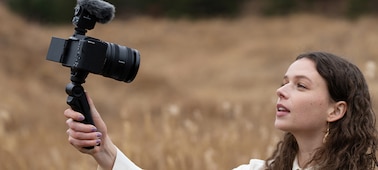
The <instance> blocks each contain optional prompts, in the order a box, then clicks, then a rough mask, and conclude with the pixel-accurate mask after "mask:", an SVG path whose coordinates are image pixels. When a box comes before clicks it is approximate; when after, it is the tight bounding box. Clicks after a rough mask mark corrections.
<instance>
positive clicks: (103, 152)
mask: <svg viewBox="0 0 378 170" xmlns="http://www.w3.org/2000/svg"><path fill="white" fill-rule="evenodd" d="M87 98H88V103H89V106H90V109H91V114H92V118H93V122H94V124H95V125H96V126H93V125H91V124H84V123H80V121H82V120H84V116H83V115H82V114H81V113H79V112H76V111H74V110H72V109H67V110H65V111H64V116H66V117H67V121H66V123H67V125H68V130H67V134H68V141H69V142H70V144H71V145H72V146H74V147H75V148H76V149H77V150H79V151H80V152H82V153H85V154H89V155H92V156H93V157H94V159H95V160H96V161H97V163H98V164H99V166H100V167H101V168H102V169H112V167H113V164H114V161H115V158H116V154H117V148H116V147H115V145H114V144H113V142H112V141H111V139H110V137H109V136H108V133H107V128H106V124H105V122H104V121H103V120H102V118H101V116H100V114H99V113H98V111H97V110H96V107H95V105H94V104H93V101H92V99H91V98H90V97H89V96H88V94H87ZM90 146H95V147H94V148H93V149H86V148H85V147H90Z"/></svg>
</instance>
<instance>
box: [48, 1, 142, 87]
mask: <svg viewBox="0 0 378 170" xmlns="http://www.w3.org/2000/svg"><path fill="white" fill-rule="evenodd" d="M98 20H99V19H98V18H97V16H95V15H93V14H91V13H90V12H88V10H87V9H86V8H83V6H79V5H78V6H76V8H75V16H74V18H73V20H72V23H73V24H74V25H75V26H76V27H75V33H74V34H73V35H72V36H71V37H70V38H69V39H61V38H57V37H52V39H51V43H50V47H49V50H48V53H47V60H50V61H55V62H59V63H62V65H63V66H66V67H71V69H73V70H82V71H85V72H89V73H94V74H100V75H103V76H105V77H110V78H113V79H116V80H119V81H124V82H127V83H130V82H131V81H133V80H134V78H135V76H136V74H137V72H138V69H139V62H140V53H139V52H138V50H136V49H133V48H129V47H126V46H121V45H117V44H114V43H109V42H104V41H101V40H99V39H96V38H92V37H87V36H85V33H86V32H87V30H90V29H93V28H94V25H95V24H96V22H98Z"/></svg>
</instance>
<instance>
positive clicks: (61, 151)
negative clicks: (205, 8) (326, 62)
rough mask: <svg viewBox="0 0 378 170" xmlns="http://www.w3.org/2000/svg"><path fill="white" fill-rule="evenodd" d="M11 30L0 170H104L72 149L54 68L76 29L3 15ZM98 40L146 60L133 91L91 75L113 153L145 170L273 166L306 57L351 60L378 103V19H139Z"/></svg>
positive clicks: (90, 87)
mask: <svg viewBox="0 0 378 170" xmlns="http://www.w3.org/2000/svg"><path fill="white" fill-rule="evenodd" d="M0 22H1V27H0V82H1V88H0V94H1V102H0V139H1V145H0V160H1V164H0V169H20V170H23V169H62V170H63V169H95V168H96V164H95V162H94V161H93V160H92V159H91V158H90V157H89V156H87V155H83V154H81V153H79V152H77V151H76V150H75V149H74V148H73V147H71V146H70V144H69V143H68V142H67V135H66V133H65V131H66V128H67V127H66V125H65V118H64V116H63V111H64V109H66V108H67V107H68V106H67V105H66V104H65V100H66V94H65V92H64V88H65V85H66V84H67V83H68V82H69V69H68V68H64V67H61V66H60V65H59V64H57V63H53V62H49V61H46V60H45V56H46V53H47V48H48V46H49V43H50V38H51V36H57V37H61V38H65V37H69V36H70V35H71V34H72V33H73V27H72V26H71V25H66V26H59V27H52V26H41V25H39V24H37V23H30V22H27V21H25V20H24V19H22V18H20V17H17V16H16V15H14V14H12V13H10V12H9V11H8V10H7V9H5V8H4V7H3V6H2V5H1V4H0ZM88 35H90V36H93V37H96V38H100V39H102V40H105V41H109V42H114V43H117V44H121V45H126V46H129V47H133V48H137V49H138V50H140V52H141V54H142V61H141V68H140V70H139V73H138V75H137V77H136V79H135V81H134V82H132V83H131V84H125V83H122V82H118V81H115V80H111V79H109V78H104V77H102V76H98V75H93V74H92V75H90V76H89V77H88V78H87V83H85V84H84V86H85V88H86V90H87V91H88V92H89V93H90V95H91V96H92V98H93V99H94V101H95V103H96V105H97V109H98V110H99V111H100V112H101V113H102V115H103V118H104V119H105V121H106V122H107V123H108V126H109V131H110V134H111V136H112V138H113V139H114V142H115V143H116V144H117V145H118V146H119V148H120V149H121V150H123V151H124V152H125V153H126V154H127V155H128V156H129V157H130V158H131V159H132V160H133V161H135V162H136V163H137V164H138V165H140V166H141V167H143V168H145V169H150V170H155V169H160V170H168V169H181V170H185V169H187V170H189V169H231V168H233V167H236V166H238V165H239V164H242V163H248V161H249V159H250V158H262V159H264V158H266V156H267V154H268V153H270V151H271V149H272V147H273V146H274V143H275V142H276V141H277V139H278V138H279V137H280V132H278V131H277V130H275V129H274V128H273V121H274V106H275V100H276V96H275V89H276V88H277V87H278V86H279V84H280V82H281V77H282V75H283V73H284V72H285V71H286V68H287V66H288V65H289V64H290V63H291V62H292V60H293V59H294V57H295V56H296V55H297V54H299V53H302V52H305V51H315V50H321V51H329V52H332V53H335V54H339V55H342V56H345V57H347V58H348V59H349V60H351V61H352V62H354V63H356V64H357V65H358V66H360V68H361V69H362V70H363V71H364V72H365V73H366V75H367V78H368V81H369V85H370V87H371V93H372V95H373V98H376V97H377V95H376V94H377V93H378V88H377V85H378V80H377V76H376V75H375V74H376V72H377V71H376V70H375V65H376V64H375V63H376V62H377V60H378V50H377V45H378V21H377V19H376V18H361V19H360V20H358V21H353V22H352V21H347V20H343V19H337V18H324V17H318V16H311V15H295V16H289V17H285V18H280V17H278V18H257V17H253V16H246V17H242V18H238V19H234V20H226V19H211V20H199V21H188V20H176V21H173V20H166V19H152V18H143V17H139V18H134V19H130V20H127V21H121V20H115V21H113V22H111V23H109V24H107V25H97V26H96V28H95V29H94V30H93V31H90V32H89V34H88ZM375 101H376V100H375ZM375 108H376V107H375Z"/></svg>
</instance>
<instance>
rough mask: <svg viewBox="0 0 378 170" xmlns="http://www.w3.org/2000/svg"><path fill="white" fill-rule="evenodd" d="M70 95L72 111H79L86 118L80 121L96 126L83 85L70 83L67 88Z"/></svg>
mask: <svg viewBox="0 0 378 170" xmlns="http://www.w3.org/2000/svg"><path fill="white" fill-rule="evenodd" d="M66 92H67V94H68V97H67V104H68V105H70V106H71V108H72V110H74V111H77V112H79V113H81V114H83V116H84V120H82V121H80V122H82V123H84V124H92V125H94V126H95V124H94V121H93V119H92V115H91V109H90V107H89V103H88V99H87V96H86V95H85V92H84V88H83V87H82V86H81V85H77V84H74V83H69V84H68V85H67V87H66ZM84 148H85V149H93V148H94V146H90V147H84Z"/></svg>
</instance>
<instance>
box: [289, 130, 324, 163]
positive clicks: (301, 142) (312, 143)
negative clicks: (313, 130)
mask: <svg viewBox="0 0 378 170" xmlns="http://www.w3.org/2000/svg"><path fill="white" fill-rule="evenodd" d="M294 136H295V135H294ZM295 138H296V140H297V143H298V153H297V160H298V165H299V166H300V167H301V168H306V167H311V166H313V162H311V163H310V161H311V160H312V158H313V156H314V154H315V152H316V150H317V149H318V148H320V147H321V146H322V145H323V140H322V138H323V136H322V134H319V135H311V136H308V135H306V136H299V135H297V136H295Z"/></svg>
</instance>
